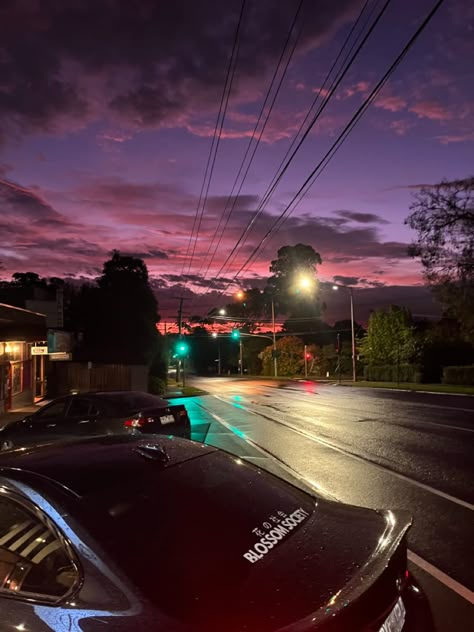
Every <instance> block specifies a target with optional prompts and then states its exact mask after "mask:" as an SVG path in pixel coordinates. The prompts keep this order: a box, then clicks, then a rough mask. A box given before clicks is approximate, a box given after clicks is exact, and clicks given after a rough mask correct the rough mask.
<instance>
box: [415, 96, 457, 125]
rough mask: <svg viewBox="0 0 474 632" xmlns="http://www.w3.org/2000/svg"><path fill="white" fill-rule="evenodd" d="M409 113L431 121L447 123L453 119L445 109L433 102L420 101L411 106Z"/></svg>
mask: <svg viewBox="0 0 474 632" xmlns="http://www.w3.org/2000/svg"><path fill="white" fill-rule="evenodd" d="M409 109H410V112H414V113H415V114H416V115H417V116H418V118H427V119H430V120H431V121H448V120H449V119H451V118H452V117H453V115H452V113H451V112H449V110H448V109H447V108H446V107H443V106H442V105H441V104H440V103H436V102H435V101H420V102H419V103H415V105H413V106H411V107H410V108H409Z"/></svg>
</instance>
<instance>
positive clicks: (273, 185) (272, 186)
mask: <svg viewBox="0 0 474 632" xmlns="http://www.w3.org/2000/svg"><path fill="white" fill-rule="evenodd" d="M390 2H391V0H386V2H385V4H384V5H383V7H382V9H381V10H380V12H379V14H378V15H377V17H376V19H375V20H374V22H373V23H372V25H371V26H370V28H369V30H368V32H367V33H366V34H365V35H364V37H363V39H362V41H361V42H360V44H359V45H358V46H357V50H356V51H355V52H354V54H353V55H352V57H351V59H350V61H349V62H348V63H347V65H346V66H345V67H344V68H343V69H342V70H341V71H339V73H338V74H337V75H336V77H335V78H334V80H333V83H332V84H331V87H330V89H329V91H328V94H327V95H326V97H324V100H323V102H322V104H321V105H320V107H319V108H318V110H317V112H316V113H315V114H314V116H313V118H312V120H311V122H310V124H309V126H308V127H307V129H306V131H305V132H304V134H303V136H302V138H301V139H300V141H299V142H298V144H297V146H296V148H295V149H294V150H293V151H292V152H291V148H292V147H293V146H294V144H295V142H296V139H297V137H298V135H299V134H300V133H301V131H302V128H303V126H304V123H305V121H307V119H308V118H309V115H310V114H311V111H312V110H313V109H314V106H315V104H316V102H317V100H318V96H319V95H320V94H321V93H322V91H323V89H324V86H325V85H326V83H327V81H328V79H329V77H330V75H331V74H332V72H333V70H334V68H335V66H336V65H337V62H338V60H339V58H340V56H341V54H342V52H343V51H344V48H345V47H346V46H347V44H348V42H349V41H350V38H351V37H352V34H353V32H354V30H355V28H356V25H357V23H358V22H360V21H361V18H362V14H363V12H364V10H365V8H366V7H367V4H368V2H365V3H364V5H363V7H362V9H361V11H360V13H359V16H358V18H357V20H356V21H355V23H354V24H353V26H352V28H351V30H350V32H349V33H348V35H347V37H346V39H345V41H344V43H343V45H342V47H341V49H340V51H339V54H338V56H337V57H336V60H335V61H334V62H333V64H332V66H331V68H330V70H329V71H328V73H327V75H326V78H325V80H324V82H323V84H322V86H321V88H320V90H319V92H318V94H317V96H316V98H315V99H314V100H313V103H312V105H311V106H310V108H309V110H308V113H307V115H306V117H305V119H304V121H303V123H302V124H301V126H300V128H299V130H298V132H297V134H296V136H295V138H294V139H293V142H292V144H291V146H290V148H289V149H288V150H287V152H286V154H285V156H284V158H283V160H282V162H281V163H280V166H279V168H278V170H277V174H276V175H275V176H274V178H273V179H272V182H271V183H270V185H269V187H268V188H267V190H266V192H265V194H264V195H263V197H262V199H261V201H260V203H259V205H258V207H257V210H256V211H255V214H254V216H253V217H252V219H251V221H250V222H249V224H248V225H247V227H246V228H245V229H244V231H243V233H242V234H241V236H240V237H239V239H238V240H237V243H236V244H235V246H234V247H233V249H232V250H231V252H230V254H229V255H228V256H227V258H226V260H225V262H224V264H222V266H221V268H220V270H219V271H218V273H217V275H216V278H218V277H219V276H220V275H221V274H222V272H223V270H224V269H225V267H226V266H227V264H228V263H229V261H230V260H231V257H232V256H233V255H234V253H235V252H236V249H237V248H238V246H239V245H240V244H241V243H242V242H243V241H244V239H245V238H246V236H247V235H248V233H249V231H250V229H251V228H252V226H253V225H254V224H255V222H256V220H257V219H258V217H259V216H260V215H261V213H262V212H263V210H264V208H265V206H266V204H267V203H268V201H269V199H270V197H271V195H272V193H273V192H274V191H275V189H276V187H277V186H278V184H279V182H280V181H281V179H282V177H283V175H284V174H285V172H286V171H287V169H288V168H289V166H290V164H291V162H292V161H293V159H294V157H295V155H296V153H297V151H298V150H299V148H300V147H301V145H302V144H303V142H304V141H305V140H306V138H307V136H308V134H309V133H310V131H311V130H312V128H313V127H314V125H315V124H316V122H317V120H318V119H319V117H320V116H321V114H322V112H323V111H324V109H325V108H326V106H327V104H328V103H329V101H330V99H331V97H332V96H333V94H334V92H335V91H336V89H337V87H338V86H339V85H340V83H341V81H342V79H343V78H344V77H345V75H346V74H347V72H348V71H349V69H350V67H351V66H352V64H353V63H354V61H355V59H356V57H357V55H358V54H359V52H360V50H361V49H362V47H363V46H364V44H365V43H366V41H367V39H368V38H369V36H370V35H371V33H372V32H373V31H374V29H375V27H376V26H377V24H378V22H379V21H380V19H381V18H382V16H383V14H384V12H385V10H386V9H387V8H388V5H389V4H390ZM377 3H378V0H377V2H376V3H375V5H374V6H373V8H372V11H371V13H370V14H369V16H368V19H367V20H366V22H365V23H364V26H363V27H362V31H363V30H364V28H365V27H366V25H367V22H368V20H370V17H371V15H372V13H373V10H374V8H375V6H376V5H377ZM359 38H360V33H359V35H358V36H357V38H356V40H355V42H354V43H353V45H352V46H351V48H350V49H349V51H348V53H347V54H346V57H345V59H344V61H343V64H344V63H345V62H346V61H347V58H348V57H349V55H350V54H351V52H352V51H353V49H354V46H355V45H356V44H357V41H358V39H359ZM290 152H291V155H290V157H289V158H288V160H287V161H286V163H285V164H284V166H283V168H281V166H282V164H283V163H284V162H285V159H286V157H287V156H288V154H290ZM212 284H213V282H211V284H210V285H209V287H208V289H207V290H206V292H204V293H203V294H202V295H200V296H201V297H202V296H204V295H205V294H207V292H208V291H209V290H210V289H211V288H212ZM198 300H199V299H198Z"/></svg>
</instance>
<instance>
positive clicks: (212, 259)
mask: <svg viewBox="0 0 474 632" xmlns="http://www.w3.org/2000/svg"><path fill="white" fill-rule="evenodd" d="M303 3H304V0H300V2H299V4H298V7H297V9H296V13H295V16H294V18H293V21H292V23H291V26H290V29H289V31H288V35H287V37H286V40H285V43H284V46H283V49H282V51H281V54H280V58H279V60H278V63H277V65H276V67H275V70H274V73H273V77H272V79H271V82H270V85H269V88H268V90H267V94H266V96H265V99H264V102H263V105H262V107H261V109H260V113H259V115H258V119H257V122H256V124H255V128H254V130H253V132H252V136H251V138H250V140H249V143H248V145H247V149H246V151H245V155H244V157H243V159H242V162H241V165H240V168H239V171H238V173H237V176H236V178H235V181H234V184H233V186H232V190H231V192H230V194H229V197H228V198H227V201H226V203H225V206H224V210H223V213H222V215H221V218H220V221H219V224H218V226H217V228H216V231H215V233H214V236H213V238H212V241H211V244H210V245H209V249H208V251H207V254H206V257H205V259H206V258H207V257H208V255H209V253H210V251H211V249H212V246H213V244H214V241H215V239H216V237H217V234H218V232H219V228H220V226H221V223H222V221H223V219H224V217H225V214H226V210H227V206H228V204H229V202H230V200H231V199H232V195H233V193H234V190H235V187H236V185H237V182H238V179H239V176H240V174H241V173H242V169H243V168H244V164H245V161H246V159H247V156H248V154H249V151H250V148H251V146H252V143H253V141H254V140H255V136H256V134H257V129H258V127H259V125H260V121H261V120H262V117H263V113H264V111H265V108H266V106H267V102H268V100H269V98H270V94H271V92H272V88H273V86H274V84H275V81H276V78H277V76H278V71H279V69H280V67H281V65H282V62H283V59H284V56H285V52H286V50H287V48H288V46H289V43H290V40H291V35H292V33H293V30H294V28H295V25H296V22H297V20H298V17H299V14H300V12H301V8H302V6H303ZM300 35H301V30H300V32H299V33H298V34H297V36H296V38H295V41H294V43H293V47H292V50H291V52H290V54H289V55H288V58H287V61H286V64H285V68H284V70H283V72H282V74H281V77H280V81H279V83H278V86H277V89H276V91H275V93H274V96H273V99H272V102H271V104H270V107H269V109H268V111H267V114H266V117H265V121H264V123H263V126H262V128H261V130H260V133H259V136H258V138H257V142H256V143H255V144H254V149H253V152H252V155H251V156H250V160H249V162H248V164H247V168H246V170H245V173H244V176H243V178H242V180H241V183H240V186H239V189H238V191H237V193H236V195H235V197H234V201H233V203H232V207H231V208H230V211H229V213H228V214H227V218H226V221H225V224H224V227H223V229H222V231H221V234H220V237H219V240H218V242H217V244H216V247H215V248H214V252H213V254H212V257H211V259H210V261H209V264H208V266H207V268H206V271H205V273H204V275H203V279H205V278H206V276H207V274H208V272H209V269H210V267H211V265H212V263H213V261H214V258H215V256H216V253H217V250H218V248H219V246H220V243H221V241H222V237H223V235H224V233H225V230H226V228H227V225H228V223H229V220H230V217H231V215H232V213H233V211H234V209H235V206H236V203H237V199H238V196H239V195H240V192H241V190H242V187H243V184H244V182H245V180H246V178H247V175H248V172H249V170H250V167H251V165H252V162H253V159H254V156H255V154H256V151H257V148H258V146H259V143H260V141H261V139H262V136H263V132H264V131H265V128H266V126H267V123H268V121H269V118H270V115H271V113H272V110H273V106H274V105H275V101H276V99H277V97H278V94H279V92H280V89H281V86H282V83H283V79H284V78H285V76H286V73H287V70H288V67H289V65H290V62H291V59H292V57H293V54H294V52H295V49H296V46H297V44H298V41H299V38H300ZM202 267H203V266H201V269H200V271H199V273H198V274H200V272H201V270H202Z"/></svg>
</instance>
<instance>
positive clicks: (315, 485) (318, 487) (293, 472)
mask: <svg viewBox="0 0 474 632" xmlns="http://www.w3.org/2000/svg"><path fill="white" fill-rule="evenodd" d="M197 405H198V406H200V407H201V408H203V409H204V410H205V411H206V412H207V413H208V415H210V416H211V417H213V418H214V419H215V420H216V421H217V422H218V423H220V424H221V425H223V426H224V427H225V428H227V429H228V430H230V432H232V434H235V435H236V436H237V437H239V439H242V441H244V442H245V443H248V444H249V445H250V446H252V447H253V448H254V449H255V450H257V451H258V452H261V453H262V454H263V455H264V456H266V457H267V458H271V459H273V460H274V461H276V462H277V463H278V465H279V466H280V467H281V468H282V469H284V470H286V471H287V472H288V473H289V474H291V476H292V477H293V478H296V479H297V480H299V481H302V482H303V483H304V484H305V485H306V486H307V487H310V488H312V489H314V491H315V492H316V493H317V494H320V495H323V496H325V497H326V498H328V499H329V500H334V501H337V502H339V499H338V498H336V497H335V496H334V495H333V494H331V493H330V492H328V491H327V489H325V488H324V487H323V486H322V485H319V484H318V483H316V482H315V481H312V480H309V479H308V478H306V477H304V476H302V475H301V474H300V473H299V472H297V471H296V470H294V469H293V468H292V467H291V465H288V463H285V461H282V460H281V459H280V458H279V457H277V455H276V454H273V452H270V450H267V449H266V448H263V447H262V446H261V445H259V444H258V443H256V442H255V441H253V440H252V439H250V438H249V437H248V436H247V435H246V434H245V433H243V432H242V433H241V432H236V430H237V429H236V428H235V427H234V426H232V425H231V424H229V423H227V421H225V420H224V419H222V417H219V415H216V414H215V413H213V412H211V411H210V410H209V409H208V408H206V407H205V406H203V404H197ZM206 435H207V433H206ZM244 458H245V457H244Z"/></svg>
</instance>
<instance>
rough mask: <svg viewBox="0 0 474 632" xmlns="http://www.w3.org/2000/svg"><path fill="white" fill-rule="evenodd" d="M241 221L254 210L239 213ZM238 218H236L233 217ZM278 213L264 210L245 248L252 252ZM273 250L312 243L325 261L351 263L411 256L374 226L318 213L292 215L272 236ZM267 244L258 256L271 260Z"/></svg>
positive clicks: (243, 222) (405, 246)
mask: <svg viewBox="0 0 474 632" xmlns="http://www.w3.org/2000/svg"><path fill="white" fill-rule="evenodd" d="M238 216H239V225H242V224H244V225H246V224H247V223H248V222H249V221H250V219H251V218H252V216H253V212H251V211H242V212H241V213H239V214H238ZM234 221H235V218H234ZM274 222H275V216H274V215H272V214H270V213H262V215H261V216H260V218H259V220H258V227H257V229H256V230H253V233H251V234H252V238H251V240H249V241H248V243H247V244H246V245H245V247H244V248H243V252H245V253H249V254H251V253H252V251H253V248H254V247H255V243H258V240H259V239H260V238H261V237H263V236H264V235H265V234H266V233H267V231H268V230H269V229H270V228H271V227H272V226H273V224H274ZM271 243H272V251H273V252H276V251H277V250H278V248H281V247H282V246H285V245H288V244H296V243H305V244H310V245H312V246H313V248H314V249H315V250H316V251H317V252H319V253H320V254H321V257H322V260H323V263H328V262H332V263H336V262H337V263H349V262H351V261H354V260H356V259H369V258H382V259H406V258H408V244H406V243H403V242H397V241H384V240H383V239H381V237H380V235H379V233H378V230H377V228H376V227H373V226H364V227H351V226H350V225H348V223H347V220H345V219H343V218H331V217H317V216H310V215H308V214H306V215H305V216H302V217H296V216H291V217H290V218H289V219H288V220H286V221H285V223H284V224H283V228H282V229H281V230H279V231H278V232H275V234H274V237H273V239H272V242H271ZM268 251H269V250H268V248H266V249H263V250H262V251H261V252H260V254H259V256H258V258H259V259H260V260H268V258H269V255H268V254H267V253H268Z"/></svg>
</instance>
